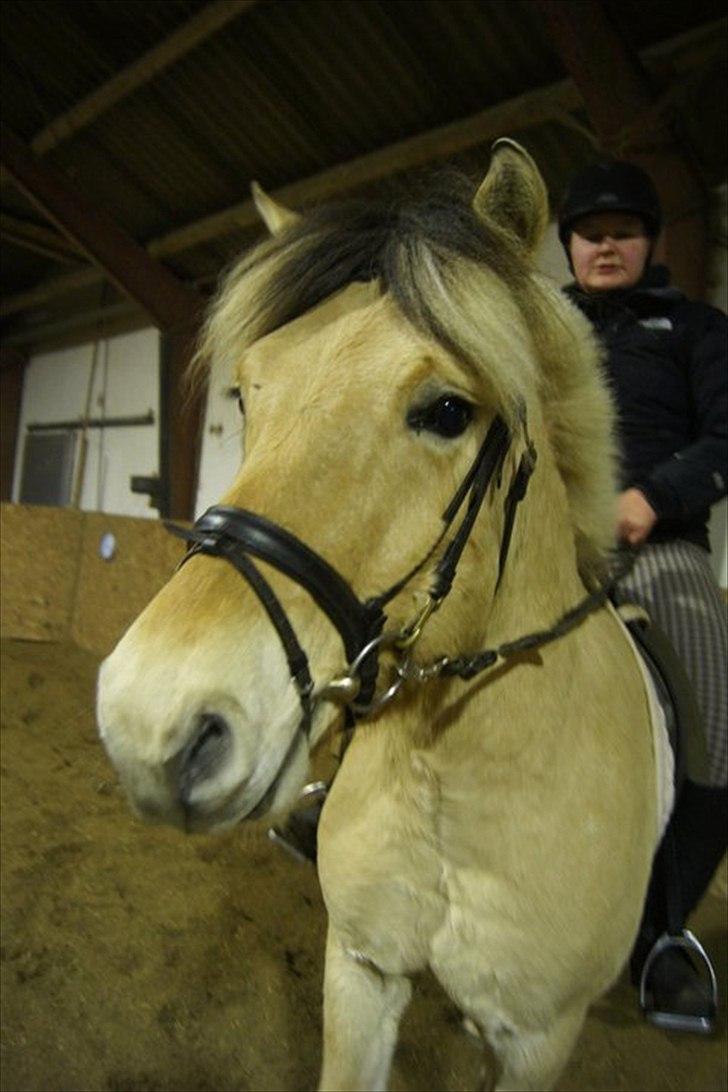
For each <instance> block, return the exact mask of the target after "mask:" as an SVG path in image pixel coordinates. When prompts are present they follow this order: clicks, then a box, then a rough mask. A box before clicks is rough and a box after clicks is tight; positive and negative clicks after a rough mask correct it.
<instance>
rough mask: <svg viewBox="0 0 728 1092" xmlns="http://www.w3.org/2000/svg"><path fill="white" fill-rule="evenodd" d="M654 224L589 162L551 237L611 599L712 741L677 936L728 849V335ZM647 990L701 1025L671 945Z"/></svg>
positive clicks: (690, 980) (616, 176) (677, 826)
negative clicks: (612, 584) (601, 394)
mask: <svg viewBox="0 0 728 1092" xmlns="http://www.w3.org/2000/svg"><path fill="white" fill-rule="evenodd" d="M661 219H662V217H661V210H660V204H659V201H658V197H657V193H656V191H655V187H654V185H653V183H652V181H651V179H650V178H649V176H648V175H647V174H645V172H644V171H642V170H641V169H640V168H639V167H637V166H635V165H633V164H630V163H624V162H616V161H612V162H605V163H597V164H594V165H592V166H590V167H588V168H587V169H586V170H584V171H583V172H581V173H580V174H579V175H578V176H577V177H576V178H574V180H573V181H572V183H571V185H570V187H569V189H568V192H567V194H566V197H565V199H564V202H563V205H562V208H561V212H560V216H559V236H560V239H561V242H562V244H563V246H564V248H565V250H566V254H567V258H568V260H569V265H570V267H571V270H572V273H573V275H574V283H573V284H571V285H569V286H568V287H567V288H566V292H567V294H568V295H569V296H570V298H571V299H572V301H573V302H574V303H575V304H576V305H577V307H579V309H580V310H581V311H582V312H583V313H584V314H585V315H586V316H587V317H588V318H589V319H590V321H591V323H592V325H593V326H594V328H595V330H596V331H597V334H598V335H599V338H600V340H601V341H602V342H603V344H604V346H605V348H606V371H607V377H608V381H609V383H610V386H611V388H612V392H613V395H614V399H615V402H616V408H617V412H618V431H619V438H620V440H621V453H622V492H621V493H620V495H619V498H618V505H617V535H618V538H619V539H620V540H621V541H623V542H625V543H627V544H629V545H630V546H632V547H639V548H640V549H639V553H638V556H637V561H636V563H635V566H634V568H633V570H632V572H631V573H630V575H629V576H628V577H627V578H626V579H625V580H624V581H623V582H622V584H621V586H620V589H619V598H620V599H621V600H629V601H631V602H637V603H638V604H640V605H641V606H643V607H645V609H646V610H647V611H648V613H649V615H650V616H651V618H652V619H653V620H654V621H655V622H656V623H657V625H658V626H659V627H660V629H662V630H663V632H665V633H666V634H667V636H668V637H669V639H670V641H671V642H672V644H673V646H674V647H675V649H676V650H677V652H678V654H679V656H680V659H681V660H682V662H683V664H684V666H685V669H686V672H687V674H688V676H689V678H690V680H691V682H692V685H693V687H694V690H695V696H696V698H697V702H698V707H699V710H700V713H701V714H702V721H703V725H704V729H705V734H706V744H707V752H708V766H707V770H706V771H705V772H704V773H702V774H700V775H698V777H696V776H695V774H694V772H689V774H688V777H689V780H687V781H686V782H685V784H684V787H683V790H682V792H681V793H680V795H679V798H678V802H677V804H676V808H675V811H674V812H673V816H672V819H671V821H670V826H669V828H668V830H669V831H670V835H671V837H672V838H673V839H674V845H675V856H676V858H677V867H676V872H677V879H678V884H677V885H676V886H679V889H680V902H679V908H678V911H677V917H678V918H679V919H680V925H681V927H682V926H684V923H685V920H686V919H687V917H688V915H689V914H690V913H691V912H692V911H693V910H694V909H695V907H696V906H697V904H698V902H699V901H700V899H701V898H702V896H703V894H704V893H705V891H706V889H707V887H708V885H709V883H710V880H711V878H712V876H713V873H714V871H715V869H716V867H717V865H718V864H719V862H720V860H721V858H722V856H723V853H724V852H725V849H726V812H727V807H726V803H727V799H728V790H727V789H726V783H727V782H728V742H727V739H726V734H727V728H728V724H727V721H728V715H727V710H726V690H725V678H726V666H727V661H728V653H727V651H726V614H725V604H724V603H723V602H722V601H721V597H720V592H719V589H718V586H717V583H716V581H715V579H714V577H713V574H712V570H711V566H710V561H709V557H708V551H709V544H708V532H707V521H708V516H709V511H710V507H711V505H713V504H714V503H715V502H716V501H718V500H719V499H720V498H721V497H722V496H724V495H725V493H726V475H727V473H728V470H727V468H728V444H727V441H726V420H727V417H728V412H727V401H728V397H727V387H728V382H727V380H728V368H727V367H726V365H727V362H728V361H727V348H728V346H727V340H726V339H727V333H728V322H727V321H726V317H725V315H724V314H723V313H722V312H720V311H718V310H716V309H715V308H713V307H710V306H708V305H707V304H704V303H698V302H693V301H690V300H688V299H686V297H685V296H684V295H683V293H682V292H680V291H679V290H678V289H676V288H673V287H671V286H670V283H669V274H668V271H667V269H666V268H665V267H664V266H660V265H653V264H651V258H652V254H653V249H654V244H655V241H656V239H657V236H658V234H659V231H660V226H661ZM667 897H668V898H669V897H671V896H667ZM673 897H674V896H673ZM664 907H665V892H664V891H663V892H662V895H660V892H659V885H658V884H656V883H654V882H653V884H652V885H651V894H650V898H649V899H648V902H647V907H646V910H645V916H644V919H643V923H642V928H641V932H640V937H639V940H638V944H637V946H636V948H635V952H634V955H633V961H632V969H633V973H634V974H635V975H639V974H640V972H641V967H642V965H643V964H644V961H645V959H646V958H647V956H648V953H649V951H650V949H651V947H652V944H653V943H654V941H655V940H656V939H657V938H658V937H659V935H660V934H662V933H663V932H665V931H666V925H667V912H666V910H665V909H664ZM674 917H675V914H673V918H674ZM671 931H672V932H674V927H673V929H672V930H671ZM647 989H648V995H649V996H650V999H651V1000H650V1003H649V1005H648V1008H647V1015H648V1016H650V1015H651V1013H652V1014H653V1015H654V1014H655V1013H658V1014H659V1013H662V1014H668V1019H667V1020H666V1021H665V1022H666V1023H667V1024H668V1025H669V1026H673V1027H680V1026H682V1027H684V1028H686V1029H688V1030H697V1028H698V1027H700V1029H701V1030H706V1028H707V1027H708V1025H709V1023H710V1021H711V1019H712V1014H711V1012H710V1009H711V1008H712V1005H711V998H710V997H709V996H708V994H707V991H706V989H705V987H704V985H703V983H702V979H701V977H700V975H699V973H698V971H697V969H696V968H695V966H694V965H693V963H692V961H691V960H690V959H689V958H688V957H687V954H686V951H685V949H680V948H676V947H667V948H666V949H664V950H663V951H662V954H661V955H660V956H658V957H657V958H655V959H654V960H652V961H651V962H650V964H649V969H648V973H647ZM670 1014H672V1015H673V1016H674V1020H672V1021H671V1020H670ZM683 1018H684V1019H683Z"/></svg>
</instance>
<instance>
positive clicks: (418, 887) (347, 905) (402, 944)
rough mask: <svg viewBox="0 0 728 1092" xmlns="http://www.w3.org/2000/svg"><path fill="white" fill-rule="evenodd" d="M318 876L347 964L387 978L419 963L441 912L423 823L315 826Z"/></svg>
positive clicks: (433, 855) (434, 859) (428, 830)
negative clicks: (352, 961) (353, 961)
mask: <svg viewBox="0 0 728 1092" xmlns="http://www.w3.org/2000/svg"><path fill="white" fill-rule="evenodd" d="M319 876H320V879H321V887H322V891H323V894H324V899H325V902H326V907H327V910H328V913H329V920H330V923H331V926H332V927H333V929H334V930H335V932H336V933H337V935H338V936H339V938H340V939H341V941H342V943H343V945H344V947H345V948H346V949H347V950H348V951H349V952H350V954H352V956H353V957H354V958H357V959H360V960H361V961H363V962H367V961H368V962H370V963H372V964H374V965H375V966H377V967H379V968H380V969H382V970H386V971H388V972H390V973H404V972H411V971H415V970H417V969H419V968H421V967H423V966H425V965H426V963H427V962H428V955H429V951H430V947H431V942H432V937H433V936H434V934H435V933H436V931H437V929H438V928H439V926H440V925H441V923H442V920H443V916H444V914H445V912H446V899H445V897H444V893H443V887H442V878H441V867H440V861H439V855H438V853H437V850H436V847H435V839H434V832H433V828H432V826H431V824H430V823H429V822H428V821H427V819H426V818H422V817H417V818H416V819H415V821H413V820H412V818H411V817H410V819H409V821H407V820H404V821H400V822H396V821H395V819H394V817H390V819H389V821H388V820H386V819H384V818H383V817H382V816H381V815H380V816H379V817H377V816H376V815H374V816H372V817H371V819H370V820H369V821H366V822H361V821H360V822H357V821H353V822H351V821H350V822H347V823H345V824H343V825H342V826H341V827H338V828H336V827H333V825H332V824H330V823H329V824H322V830H321V831H320V835H319Z"/></svg>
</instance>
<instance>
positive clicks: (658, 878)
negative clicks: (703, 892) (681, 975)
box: [616, 603, 718, 1034]
mask: <svg viewBox="0 0 728 1092" xmlns="http://www.w3.org/2000/svg"><path fill="white" fill-rule="evenodd" d="M616 609H617V613H618V614H619V616H620V618H621V619H622V621H623V622H624V624H625V626H626V627H627V629H628V631H629V633H630V636H631V637H632V640H633V642H634V644H635V646H636V649H637V651H638V653H639V655H640V657H641V659H642V661H643V664H644V666H645V668H646V671H647V674H648V676H649V678H650V680H651V681H652V684H653V687H654V692H655V695H656V698H657V702H658V704H659V707H660V711H661V713H662V716H663V719H664V725H665V728H666V730H667V737H668V739H669V742H670V746H671V749H672V753H673V788H674V800H677V799H678V798H679V795H680V791H681V789H682V787H683V785H684V782H685V781H686V780H690V781H693V782H697V783H698V784H704V783H705V781H706V774H707V768H708V755H707V750H706V744H705V736H704V733H703V727H702V722H701V717H700V712H699V710H698V706H697V702H696V700H695V693H694V691H693V687H692V684H691V682H690V680H689V679H688V677H687V674H686V672H685V668H684V667H683V665H682V662H681V660H680V659H679V657H678V655H677V653H676V652H675V649H674V648H673V646H672V644H671V642H670V641H669V640H668V638H667V637H666V635H665V634H664V633H663V632H662V630H661V629H660V628H659V627H658V626H656V625H655V624H654V622H652V620H651V619H650V617H649V615H648V614H647V612H646V611H645V610H644V609H643V608H642V607H638V606H635V605H634V604H630V603H625V604H621V605H618V606H617V607H616ZM680 886H681V884H680V873H679V865H678V862H677V857H676V852H675V845H674V840H673V835H672V831H671V829H670V825H669V823H668V824H667V827H666V829H665V830H664V833H663V836H662V840H661V842H660V845H659V847H658V850H657V853H656V855H655V863H654V866H653V871H652V878H651V880H650V888H651V889H653V888H655V887H657V889H658V890H659V892H660V895H661V899H662V901H663V903H664V910H665V921H666V923H667V929H666V931H665V932H664V933H662V934H661V935H660V936H659V937H658V938H657V940H656V941H655V942H654V944H653V945H652V947H651V949H650V951H649V953H648V955H647V958H646V959H645V961H644V964H643V966H642V970H641V975H640V982H639V995H640V1007H641V1009H642V1011H643V1013H644V1015H645V1017H646V1018H647V1019H648V1020H649V1022H650V1023H652V1024H654V1025H656V1026H657V1027H660V1028H664V1029H666V1030H671V1031H692V1032H697V1033H699V1034H708V1033H710V1032H711V1031H712V1030H713V1021H714V1018H715V1012H716V1010H717V999H718V986H717V981H716V976H715V971H714V969H713V966H712V963H711V961H710V958H709V956H708V954H707V952H706V951H705V949H704V947H703V946H702V944H701V943H700V941H699V940H698V939H697V937H696V936H695V935H694V934H693V933H691V932H690V930H689V929H685V928H684V926H683V913H682V909H681V905H680ZM669 949H673V950H676V951H679V952H682V953H684V954H685V955H686V956H687V957H688V958H689V957H691V956H692V957H693V958H697V962H698V964H699V966H701V967H702V968H703V970H704V972H705V977H706V979H707V982H706V985H707V986H708V991H709V994H710V997H711V1002H710V1003H709V1005H708V1008H707V1009H706V1011H705V1012H704V1013H703V1014H697V1013H696V1014H685V1013H675V1012H667V1011H662V1010H661V1009H660V1008H659V1006H656V1005H655V1003H654V998H653V997H652V996H651V991H650V988H649V981H650V971H651V969H652V967H653V966H654V964H655V962H656V960H657V959H658V958H659V957H660V956H662V955H663V953H664V952H666V951H668V950H669ZM709 1010H712V1011H709Z"/></svg>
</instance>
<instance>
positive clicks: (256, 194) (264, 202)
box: [250, 182, 301, 235]
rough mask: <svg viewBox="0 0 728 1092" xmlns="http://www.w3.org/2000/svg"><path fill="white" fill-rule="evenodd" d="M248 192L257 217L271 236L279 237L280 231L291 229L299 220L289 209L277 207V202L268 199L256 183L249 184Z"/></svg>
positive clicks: (296, 214)
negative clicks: (251, 195) (250, 194)
mask: <svg viewBox="0 0 728 1092" xmlns="http://www.w3.org/2000/svg"><path fill="white" fill-rule="evenodd" d="M250 190H251V193H252V194H253V201H254V202H255V207H256V209H257V210H258V215H259V216H260V218H261V220H262V221H263V223H264V224H265V226H266V227H267V228H268V231H269V232H270V233H271V235H280V234H281V232H282V231H285V230H286V228H289V227H293V225H294V224H296V223H298V221H299V220H300V219H301V218H300V216H299V215H298V213H297V212H292V211H291V209H287V208H285V207H284V206H283V205H279V204H278V202H277V201H274V200H273V198H272V197H269V196H268V194H267V193H266V192H265V190H264V189H263V187H262V186H259V185H258V183H257V182H251V183H250Z"/></svg>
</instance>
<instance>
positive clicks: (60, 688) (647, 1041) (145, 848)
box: [0, 641, 728, 1092]
mask: <svg viewBox="0 0 728 1092" xmlns="http://www.w3.org/2000/svg"><path fill="white" fill-rule="evenodd" d="M2 652H3V659H2V669H3V673H2V681H3V706H2V805H3V853H2V869H3V887H2V896H3V902H2V907H3V932H2V950H1V957H2V1000H3V1020H2V1023H3V1042H2V1051H3V1053H2V1080H1V1084H0V1087H1V1088H2V1089H3V1090H5V1092H21V1090H29V1092H30V1090H32V1092H41V1090H45V1089H49V1090H50V1089H53V1090H64V1092H65V1090H69V1092H70V1090H74V1092H76V1090H78V1092H81V1090H92V1092H101V1090H104V1092H106V1090H109V1092H147V1090H153V1092H167V1090H170V1092H172V1090H174V1092H188V1090H189V1092H203V1090H214V1092H224V1090H226V1089H237V1090H247V1089H252V1090H261V1092H262V1090H267V1089H271V1090H296V1092H298V1090H305V1089H313V1088H315V1087H316V1080H317V1072H318V1061H319V1048H320V1041H321V1017H320V993H321V978H322V966H323V943H324V931H325V916H324V911H323V907H322V903H321V898H320V894H319V890H318V885H317V881H316V875H315V873H314V871H313V869H309V868H306V867H303V866H297V865H296V864H294V863H293V862H289V861H288V860H287V859H286V858H285V856H284V855H283V854H282V853H281V852H280V851H279V850H276V849H275V848H274V847H273V846H271V845H270V843H269V842H268V841H267V840H266V838H265V836H264V833H263V831H261V830H259V829H252V828H251V829H247V830H246V829H242V828H240V829H239V830H237V831H235V832H233V833H232V834H229V835H226V836H222V837H219V838H214V839H213V838H194V839H185V838H184V837H183V836H182V835H180V834H177V833H175V832H170V831H167V830H162V829H158V828H149V827H144V826H142V825H140V824H138V823H137V822H135V821H134V820H132V818H131V817H130V814H129V812H128V811H127V808H126V805H125V803H124V801H123V799H122V797H121V795H120V794H119V792H118V790H117V788H116V786H115V783H114V778H113V775H112V772H111V770H110V768H109V767H108V765H107V763H106V761H105V758H104V755H103V753H102V750H101V748H100V746H99V743H98V741H97V738H96V733H95V727H94V719H93V691H94V681H95V672H96V668H97V663H96V661H95V659H94V658H93V657H91V656H90V655H88V654H87V653H84V652H81V651H79V650H78V649H76V648H73V647H71V646H68V645H52V644H35V643H31V642H22V641H8V642H4V643H3V649H2ZM721 885H722V891H721ZM694 928H695V929H696V931H697V932H698V933H699V935H700V936H701V938H702V939H703V941H704V942H705V944H706V945H707V947H708V949H709V950H710V952H711V953H712V955H713V956H714V957H715V959H716V962H717V964H718V972H719V976H720V981H721V992H722V998H723V1008H722V1013H721V1016H722V1020H721V1025H722V1031H721V1033H720V1035H718V1036H717V1037H715V1038H713V1039H711V1040H703V1039H698V1038H693V1037H689V1036H679V1035H670V1034H665V1033H662V1032H657V1031H654V1030H652V1029H650V1028H648V1027H646V1026H645V1025H643V1023H642V1022H641V1021H640V1019H639V1018H638V1016H637V1012H636V1007H635V998H634V994H633V991H632V990H631V988H630V987H629V985H627V984H626V983H625V982H622V983H620V984H619V985H618V986H617V987H616V988H615V989H614V990H613V991H612V993H611V994H609V996H608V997H606V998H605V999H604V1000H603V1001H602V1002H601V1003H600V1004H599V1005H598V1006H597V1008H596V1009H595V1010H594V1011H593V1013H592V1015H591V1016H590V1018H589V1020H588V1023H587V1026H586V1028H585V1030H584V1032H583V1035H582V1037H581V1040H580V1043H579V1045H578V1048H577V1050H576V1053H575V1055H574V1057H573V1059H572V1062H571V1064H570V1066H569V1069H568V1071H567V1073H566V1074H565V1075H564V1077H563V1079H562V1081H561V1082H560V1086H559V1087H560V1089H561V1092H576V1090H583V1092H587V1090H600V1092H608V1090H630V1092H650V1090H655V1092H658V1090H659V1092H666V1090H670V1092H678V1090H680V1092H688V1090H695V1092H719V1090H721V1092H724V1090H726V1089H727V1088H728V1081H727V1079H726V1031H725V1005H724V1001H725V996H726V933H727V925H726V901H725V880H724V879H723V880H722V881H720V880H719V882H718V884H716V885H714V889H713V892H712V893H711V894H709V895H708V897H707V898H706V899H705V901H704V903H703V905H702V907H701V908H700V910H699V912H698V914H697V915H696V920H695V922H694ZM476 1059H477V1052H476V1050H475V1049H474V1047H473V1045H472V1044H471V1043H470V1041H469V1040H468V1039H467V1037H466V1036H465V1035H464V1034H463V1033H462V1032H461V1031H460V1029H459V1019H458V1014H457V1013H456V1012H455V1011H454V1010H453V1008H452V1006H451V1005H450V1004H449V1003H448V1001H447V999H446V998H445V997H444V996H443V995H442V994H441V992H440V991H439V988H438V987H437V985H436V984H435V983H434V982H432V981H429V980H424V981H422V982H420V983H419V984H418V987H417V991H416V995H415V1000H414V1002H413V1004H412V1006H411V1008H410V1010H409V1012H408V1014H407V1016H406V1018H405V1021H404V1023H403V1027H402V1035H401V1038H400V1044H399V1047H398V1050H397V1055H396V1060H395V1066H394V1072H393V1078H392V1088H393V1089H394V1090H395V1092H400V1090H405V1089H408V1090H420V1089H422V1090H430V1089H435V1090H437V1089H467V1088H472V1087H473V1084H474V1078H475V1071H476Z"/></svg>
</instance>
